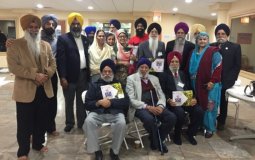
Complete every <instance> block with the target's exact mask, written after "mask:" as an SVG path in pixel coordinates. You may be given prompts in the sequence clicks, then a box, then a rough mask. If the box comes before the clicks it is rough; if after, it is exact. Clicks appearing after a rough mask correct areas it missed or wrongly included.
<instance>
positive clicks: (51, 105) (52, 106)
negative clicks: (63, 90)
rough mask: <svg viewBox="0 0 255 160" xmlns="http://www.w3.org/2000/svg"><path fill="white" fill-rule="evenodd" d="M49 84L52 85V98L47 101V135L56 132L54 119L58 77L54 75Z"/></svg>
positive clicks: (56, 107)
mask: <svg viewBox="0 0 255 160" xmlns="http://www.w3.org/2000/svg"><path fill="white" fill-rule="evenodd" d="M51 83H52V88H53V93H54V97H52V98H50V100H49V111H48V114H49V124H48V127H47V132H48V133H52V132H54V131H56V122H55V118H56V115H57V109H58V100H57V93H58V77H57V74H56V73H55V74H54V75H53V76H52V78H51Z"/></svg>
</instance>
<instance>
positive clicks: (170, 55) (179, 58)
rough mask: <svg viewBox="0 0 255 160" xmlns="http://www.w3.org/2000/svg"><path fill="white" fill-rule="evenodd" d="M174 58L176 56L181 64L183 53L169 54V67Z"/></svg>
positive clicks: (174, 52)
mask: <svg viewBox="0 0 255 160" xmlns="http://www.w3.org/2000/svg"><path fill="white" fill-rule="evenodd" d="M174 56H176V58H177V59H178V60H179V63H181V61H182V55H181V53H180V52H177V51H172V52H169V53H168V55H167V64H168V66H169V64H170V63H171V60H172V59H173V58H174Z"/></svg>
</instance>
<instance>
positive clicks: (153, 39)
mask: <svg viewBox="0 0 255 160" xmlns="http://www.w3.org/2000/svg"><path fill="white" fill-rule="evenodd" d="M161 31H162V28H161V26H160V25H159V24H158V23H152V24H150V25H149V27H148V29H147V33H148V34H149V40H147V41H144V42H142V43H140V44H139V47H138V52H137V57H138V59H140V58H141V57H146V58H149V59H150V60H152V61H154V60H155V59H157V58H164V57H165V43H164V42H162V41H160V40H159V35H160V34H161Z"/></svg>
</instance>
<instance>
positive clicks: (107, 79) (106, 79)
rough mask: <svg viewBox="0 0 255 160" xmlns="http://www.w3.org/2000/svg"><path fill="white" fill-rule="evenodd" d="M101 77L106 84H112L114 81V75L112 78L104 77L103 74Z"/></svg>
mask: <svg viewBox="0 0 255 160" xmlns="http://www.w3.org/2000/svg"><path fill="white" fill-rule="evenodd" d="M100 75H101V78H102V79H103V80H104V81H105V82H112V81H113V78H114V75H112V76H104V75H103V74H100Z"/></svg>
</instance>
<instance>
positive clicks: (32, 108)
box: [16, 87, 49, 157]
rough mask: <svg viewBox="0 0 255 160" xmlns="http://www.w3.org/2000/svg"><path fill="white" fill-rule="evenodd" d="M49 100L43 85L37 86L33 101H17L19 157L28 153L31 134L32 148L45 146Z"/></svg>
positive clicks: (36, 148)
mask: <svg viewBox="0 0 255 160" xmlns="http://www.w3.org/2000/svg"><path fill="white" fill-rule="evenodd" d="M48 102H49V98H47V96H46V94H45V92H44V89H43V87H38V88H37V90H36V95H35V99H34V100H33V101H32V102H31V103H21V102H16V112H17V140H18V144H19V148H18V153H17V156H18V157H21V156H25V155H26V156H27V155H28V153H29V150H30V136H31V135H32V138H33V139H32V148H33V149H35V150H40V149H41V148H42V147H43V143H44V142H45V139H44V134H45V131H46V127H47V123H48V115H47V114H48Z"/></svg>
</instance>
